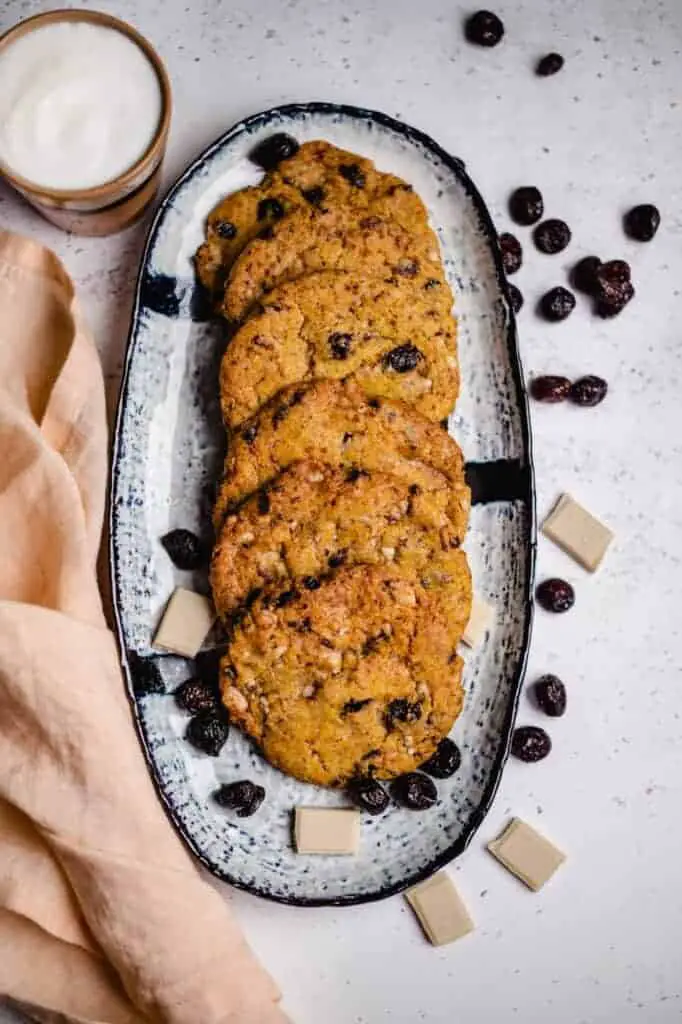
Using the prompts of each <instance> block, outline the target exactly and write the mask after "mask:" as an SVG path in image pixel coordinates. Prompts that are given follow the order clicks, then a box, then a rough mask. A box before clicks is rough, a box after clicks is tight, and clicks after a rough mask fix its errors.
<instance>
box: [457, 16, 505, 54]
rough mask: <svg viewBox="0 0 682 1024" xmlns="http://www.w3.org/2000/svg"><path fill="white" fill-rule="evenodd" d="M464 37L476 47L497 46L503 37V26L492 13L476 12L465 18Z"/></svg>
mask: <svg viewBox="0 0 682 1024" xmlns="http://www.w3.org/2000/svg"><path fill="white" fill-rule="evenodd" d="M464 35H465V36H466V38H467V39H468V41H469V42H470V43H475V44H476V46H497V44H498V43H499V41H500V40H501V39H502V36H503V35H504V25H503V24H502V21H501V20H500V19H499V18H498V16H497V15H496V14H493V12H492V11H476V13H475V14H472V15H471V16H470V17H469V18H467V20H466V22H465V24H464Z"/></svg>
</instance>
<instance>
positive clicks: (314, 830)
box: [294, 807, 360, 854]
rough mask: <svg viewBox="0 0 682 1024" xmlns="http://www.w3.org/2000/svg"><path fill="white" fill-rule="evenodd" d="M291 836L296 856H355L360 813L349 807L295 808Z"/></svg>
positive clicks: (358, 835) (358, 843) (358, 838)
mask: <svg viewBox="0 0 682 1024" xmlns="http://www.w3.org/2000/svg"><path fill="white" fill-rule="evenodd" d="M294 833H295V838H296V850H297V851H298V853H326V854H352V853H357V852H358V847H359V846H360V812H359V811H356V810H355V808H352V807H297V808H296V821H295V828H294Z"/></svg>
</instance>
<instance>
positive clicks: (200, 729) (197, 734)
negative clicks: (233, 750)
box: [185, 711, 230, 757]
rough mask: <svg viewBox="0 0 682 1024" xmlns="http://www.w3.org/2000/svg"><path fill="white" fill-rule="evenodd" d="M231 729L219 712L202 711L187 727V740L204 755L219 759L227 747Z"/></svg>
mask: <svg viewBox="0 0 682 1024" xmlns="http://www.w3.org/2000/svg"><path fill="white" fill-rule="evenodd" d="M229 732H230V727H229V725H228V723H227V719H226V718H225V717H224V716H223V715H222V713H221V712H219V711H202V712H201V713H200V714H198V715H195V717H194V718H193V719H192V720H191V722H190V723H189V725H188V726H187V731H186V732H185V738H186V739H187V740H188V741H189V742H190V743H191V744H192V746H193V747H196V748H197V750H201V751H203V753H204V754H210V756H211V757H217V756H218V754H219V753H220V751H221V750H222V749H223V747H224V746H225V743H226V741H227V737H228V735H229Z"/></svg>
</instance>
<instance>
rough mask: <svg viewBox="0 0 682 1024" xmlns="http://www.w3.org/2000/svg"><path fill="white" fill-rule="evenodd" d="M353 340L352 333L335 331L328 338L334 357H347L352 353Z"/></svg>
mask: <svg viewBox="0 0 682 1024" xmlns="http://www.w3.org/2000/svg"><path fill="white" fill-rule="evenodd" d="M352 340H353V335H352V334H344V333H342V332H340V331H335V332H334V334H330V335H329V337H328V338H327V343H328V345H329V348H330V349H331V354H332V358H333V359H347V358H348V356H349V355H350V349H351V342H352Z"/></svg>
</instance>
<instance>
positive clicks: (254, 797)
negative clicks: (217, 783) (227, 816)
mask: <svg viewBox="0 0 682 1024" xmlns="http://www.w3.org/2000/svg"><path fill="white" fill-rule="evenodd" d="M213 799H214V800H215V802H216V803H217V804H219V805H220V806H221V807H225V808H227V809H228V810H230V811H236V812H237V817H238V818H250V817H251V815H252V814H255V813H256V811H257V810H258V808H259V807H260V805H261V804H262V803H263V800H264V799H265V790H264V789H263V787H262V786H257V785H256V784H255V782H251V781H250V780H249V779H241V780H240V781H239V782H228V783H226V784H225V785H224V786H221V787H220V789H218V790H216V792H215V793H214V794H213Z"/></svg>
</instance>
